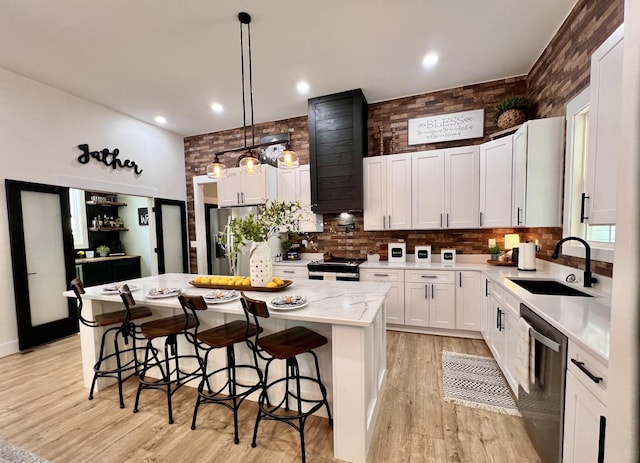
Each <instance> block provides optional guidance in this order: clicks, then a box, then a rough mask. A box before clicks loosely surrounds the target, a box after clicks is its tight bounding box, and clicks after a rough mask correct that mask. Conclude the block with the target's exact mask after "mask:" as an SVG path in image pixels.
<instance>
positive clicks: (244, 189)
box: [218, 165, 277, 207]
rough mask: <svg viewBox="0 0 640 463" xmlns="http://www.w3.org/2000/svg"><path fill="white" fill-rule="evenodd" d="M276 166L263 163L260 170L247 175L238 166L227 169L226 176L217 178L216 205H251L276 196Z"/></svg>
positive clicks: (262, 202)
mask: <svg viewBox="0 0 640 463" xmlns="http://www.w3.org/2000/svg"><path fill="white" fill-rule="evenodd" d="M276 183H277V180H276V168H275V167H273V166H267V165H263V166H261V167H260V172H259V173H257V174H253V175H249V174H245V173H243V172H241V171H240V168H239V167H234V168H232V169H227V176H226V177H225V178H221V179H219V180H218V206H219V207H228V206H252V205H256V204H264V203H266V202H267V201H268V200H269V199H273V198H275V197H276V190H277V185H276Z"/></svg>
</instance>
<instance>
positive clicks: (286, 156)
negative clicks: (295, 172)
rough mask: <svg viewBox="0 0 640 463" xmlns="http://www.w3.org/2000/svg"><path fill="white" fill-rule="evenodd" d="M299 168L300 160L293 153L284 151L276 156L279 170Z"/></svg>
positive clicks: (287, 150) (288, 150)
mask: <svg viewBox="0 0 640 463" xmlns="http://www.w3.org/2000/svg"><path fill="white" fill-rule="evenodd" d="M299 166H300V158H299V157H298V154H297V153H296V152H295V151H292V150H290V149H286V150H284V151H283V152H282V153H280V154H279V155H278V168H279V169H294V168H296V167H299Z"/></svg>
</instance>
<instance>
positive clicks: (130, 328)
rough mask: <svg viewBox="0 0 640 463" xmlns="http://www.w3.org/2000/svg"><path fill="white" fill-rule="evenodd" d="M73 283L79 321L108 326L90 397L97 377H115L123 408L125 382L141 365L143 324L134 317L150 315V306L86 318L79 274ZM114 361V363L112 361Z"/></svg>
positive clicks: (97, 325) (139, 317) (103, 334)
mask: <svg viewBox="0 0 640 463" xmlns="http://www.w3.org/2000/svg"><path fill="white" fill-rule="evenodd" d="M70 286H71V289H72V290H73V293H74V294H75V297H76V307H77V313H78V320H79V321H80V323H82V325H84V326H86V327H88V328H106V329H104V331H103V333H102V336H101V337H100V349H99V353H98V357H97V360H96V363H95V364H94V366H93V379H92V380H91V387H90V388H89V400H92V399H93V392H94V389H95V387H96V383H97V381H98V378H114V379H115V380H116V381H117V383H118V395H119V397H120V408H124V395H123V393H122V383H123V382H124V381H126V380H127V379H128V378H129V377H130V376H132V375H138V372H139V367H140V362H139V360H138V355H137V350H138V349H137V343H136V340H140V326H139V325H136V324H135V323H134V322H133V320H138V319H141V318H146V317H150V316H151V310H149V309H148V308H147V307H133V308H131V309H129V308H125V310H116V311H113V312H108V313H106V314H97V315H95V317H94V318H93V319H87V318H85V317H84V315H83V314H82V309H83V307H84V304H83V302H82V295H83V294H85V290H84V284H83V283H82V280H81V279H80V278H74V279H73V280H72V281H71V285H70ZM107 342H113V350H112V351H110V353H106V350H107V346H106V343H107ZM129 343H131V344H129ZM127 356H128V358H127ZM114 362H115V365H113V363H114ZM108 365H113V366H108Z"/></svg>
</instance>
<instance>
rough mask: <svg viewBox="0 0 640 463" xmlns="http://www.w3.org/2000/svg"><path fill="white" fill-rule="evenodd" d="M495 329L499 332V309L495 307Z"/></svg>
mask: <svg viewBox="0 0 640 463" xmlns="http://www.w3.org/2000/svg"><path fill="white" fill-rule="evenodd" d="M496 329H497V330H498V331H500V309H499V308H498V307H496Z"/></svg>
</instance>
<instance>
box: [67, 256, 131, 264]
mask: <svg viewBox="0 0 640 463" xmlns="http://www.w3.org/2000/svg"><path fill="white" fill-rule="evenodd" d="M139 257H140V256H129V255H126V256H107V257H85V258H82V259H76V264H91V263H93V262H105V261H109V260H118V259H136V258H139Z"/></svg>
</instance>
